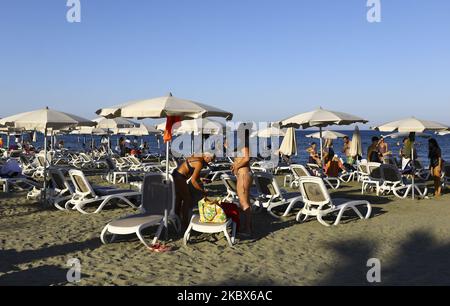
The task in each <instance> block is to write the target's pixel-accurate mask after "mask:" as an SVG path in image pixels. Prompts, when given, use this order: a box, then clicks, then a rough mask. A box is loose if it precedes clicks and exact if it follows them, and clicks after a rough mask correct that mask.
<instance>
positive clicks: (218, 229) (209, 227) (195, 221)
mask: <svg viewBox="0 0 450 306" xmlns="http://www.w3.org/2000/svg"><path fill="white" fill-rule="evenodd" d="M229 227H231V237H230V235H229V234H228V228H229ZM192 231H196V232H199V233H208V234H214V233H223V234H224V236H225V238H226V239H227V242H228V245H229V246H230V247H233V244H234V243H235V237H236V223H235V222H233V220H232V219H231V218H228V219H227V221H226V222H224V223H204V222H200V216H199V215H193V216H192V218H191V222H190V223H189V226H188V228H187V230H186V232H185V233H184V237H183V243H184V245H185V246H186V245H187V243H188V241H189V238H190V237H191V232H192Z"/></svg>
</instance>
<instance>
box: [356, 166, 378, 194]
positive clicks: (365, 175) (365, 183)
mask: <svg viewBox="0 0 450 306" xmlns="http://www.w3.org/2000/svg"><path fill="white" fill-rule="evenodd" d="M380 167H381V164H380V163H367V164H362V165H361V169H362V177H361V180H362V186H361V194H364V192H366V191H367V189H370V188H375V190H376V193H377V195H379V194H380V186H381V182H382V179H381V170H380Z"/></svg>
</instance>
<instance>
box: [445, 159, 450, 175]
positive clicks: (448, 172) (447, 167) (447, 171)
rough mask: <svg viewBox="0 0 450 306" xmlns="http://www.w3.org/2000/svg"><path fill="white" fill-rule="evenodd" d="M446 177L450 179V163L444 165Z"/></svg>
mask: <svg viewBox="0 0 450 306" xmlns="http://www.w3.org/2000/svg"><path fill="white" fill-rule="evenodd" d="M444 176H445V177H446V178H450V163H445V164H444Z"/></svg>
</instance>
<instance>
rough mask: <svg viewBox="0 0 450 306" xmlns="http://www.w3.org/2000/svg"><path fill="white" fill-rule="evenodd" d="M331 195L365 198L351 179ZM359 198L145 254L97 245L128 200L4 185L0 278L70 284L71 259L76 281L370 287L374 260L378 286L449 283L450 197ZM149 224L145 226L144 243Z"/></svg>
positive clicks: (121, 242)
mask: <svg viewBox="0 0 450 306" xmlns="http://www.w3.org/2000/svg"><path fill="white" fill-rule="evenodd" d="M279 179H280V183H281V177H279ZM97 182H99V180H98V179H97ZM219 185H220V184H217V186H215V188H216V189H217V190H220V189H221V188H222V187H221V186H219ZM331 193H332V196H334V197H347V198H355V199H357V198H360V197H361V196H360V194H359V193H360V189H359V188H358V185H357V184H356V183H347V184H344V186H343V188H341V189H339V190H338V191H335V192H331ZM364 198H365V199H368V200H369V201H370V202H371V203H372V204H373V215H372V218H370V219H369V220H366V221H363V220H359V219H357V218H354V217H351V216H350V217H349V218H346V219H345V220H344V221H343V222H342V224H340V225H339V226H336V227H330V228H326V227H324V226H322V225H320V224H319V223H318V222H317V221H316V220H312V221H309V222H307V223H304V224H299V223H297V222H296V221H295V211H294V212H293V213H291V214H290V215H289V216H288V217H286V218H282V219H279V220H276V219H274V218H272V217H271V216H270V215H268V214H266V213H264V212H263V213H261V214H256V215H255V229H256V233H257V239H256V241H241V242H240V243H238V244H237V245H236V246H235V247H234V248H230V247H228V246H227V244H226V241H225V239H224V238H223V236H221V235H219V236H218V237H219V238H220V239H219V240H218V241H214V240H213V239H212V237H211V236H209V235H204V234H203V235H196V236H194V237H193V238H192V239H191V240H192V241H191V243H190V244H189V245H188V247H185V246H183V244H182V240H181V238H180V237H179V236H177V235H176V233H175V232H174V231H173V230H171V233H170V241H169V242H168V244H169V245H170V246H172V247H173V251H172V252H169V253H151V252H149V251H147V250H146V249H145V247H144V246H143V245H142V244H141V243H140V242H139V241H138V240H137V238H136V237H135V236H124V237H121V238H120V239H118V241H117V242H115V243H113V244H109V245H102V244H101V242H100V239H99V234H100V232H101V230H102V228H103V227H104V225H105V224H106V223H107V222H108V221H110V220H112V219H114V218H117V217H120V216H124V215H127V214H132V213H134V212H135V211H134V210H133V209H130V208H127V207H126V206H118V207H111V208H110V209H107V210H104V211H103V212H101V213H100V214H95V215H81V214H79V213H78V212H62V211H57V210H56V209H52V208H49V209H42V208H40V206H39V204H37V203H32V202H29V201H27V200H26V194H25V193H11V194H4V193H0V258H1V260H0V285H73V284H71V283H68V282H67V279H66V273H67V271H68V269H69V267H68V266H67V261H68V260H69V259H70V258H78V259H79V260H80V262H81V267H82V268H81V273H82V278H81V282H79V283H77V284H75V285H255V286H256V285H282V286H285V285H370V284H369V283H368V282H367V280H366V273H367V271H368V270H369V268H368V267H367V266H366V265H367V261H368V259H370V258H378V259H379V260H380V261H381V281H382V282H381V285H450V259H449V256H448V255H449V254H450V223H449V222H448V216H449V215H450V205H448V204H449V202H450V195H448V194H447V195H445V196H443V197H442V199H438V200H437V199H430V200H417V201H412V200H399V199H396V198H394V197H392V196H386V197H376V196H375V195H374V194H369V195H366V196H364ZM154 232H155V228H150V229H148V230H147V231H146V232H145V233H146V235H145V237H146V239H148V241H150V240H151V238H152V237H153V234H154Z"/></svg>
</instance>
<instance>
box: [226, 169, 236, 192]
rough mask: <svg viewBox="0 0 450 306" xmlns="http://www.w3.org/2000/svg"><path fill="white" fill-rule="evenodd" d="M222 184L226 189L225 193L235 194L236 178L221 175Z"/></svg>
mask: <svg viewBox="0 0 450 306" xmlns="http://www.w3.org/2000/svg"><path fill="white" fill-rule="evenodd" d="M222 182H223V184H224V185H225V187H226V188H227V191H231V192H232V193H237V186H236V184H237V183H236V178H235V177H233V176H230V175H227V174H223V175H222Z"/></svg>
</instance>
